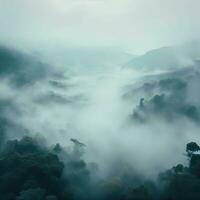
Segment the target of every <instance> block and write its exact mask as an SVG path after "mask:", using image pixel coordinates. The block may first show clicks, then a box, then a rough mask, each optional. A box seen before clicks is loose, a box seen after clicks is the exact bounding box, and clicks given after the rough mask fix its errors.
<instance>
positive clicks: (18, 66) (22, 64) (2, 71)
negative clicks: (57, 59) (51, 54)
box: [0, 46, 47, 86]
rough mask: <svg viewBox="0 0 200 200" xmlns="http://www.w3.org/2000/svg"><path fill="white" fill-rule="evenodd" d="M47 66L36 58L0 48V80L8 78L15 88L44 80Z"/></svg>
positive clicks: (3, 47) (10, 49)
mask: <svg viewBox="0 0 200 200" xmlns="http://www.w3.org/2000/svg"><path fill="white" fill-rule="evenodd" d="M46 74H47V64H45V63H43V62H42V61H40V60H39V59H38V58H37V57H36V56H33V55H29V54H26V53H22V52H21V51H19V50H16V49H12V48H8V47H5V46H0V78H5V77H7V78H9V79H10V80H11V82H12V83H13V84H15V85H17V86H22V85H24V84H27V83H31V82H33V81H35V80H38V79H41V78H44V77H45V76H46Z"/></svg>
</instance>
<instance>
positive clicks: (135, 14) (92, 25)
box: [0, 0, 200, 53]
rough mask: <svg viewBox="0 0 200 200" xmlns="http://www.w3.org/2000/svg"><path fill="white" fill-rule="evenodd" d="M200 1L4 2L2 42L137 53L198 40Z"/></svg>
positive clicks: (0, 13) (0, 0) (0, 15)
mask: <svg viewBox="0 0 200 200" xmlns="http://www.w3.org/2000/svg"><path fill="white" fill-rule="evenodd" d="M199 8H200V1H199V0H0V26H1V29H0V41H1V42H10V43H14V42H15V43H19V44H21V45H30V46H33V45H34V47H37V46H39V45H49V44H53V45H54V44H57V45H64V46H65V45H66V46H69V45H72V46H88V47H93V46H95V47H96V46H97V47H102V46H103V47H116V48H122V49H124V50H127V51H132V52H133V53H143V52H145V51H147V50H149V49H152V48H157V47H161V46H165V45H171V44H175V43H181V42H184V41H187V40H192V39H197V38H198V37H199V35H200V23H199V19H200V12H199Z"/></svg>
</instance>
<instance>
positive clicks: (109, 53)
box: [43, 47, 133, 72]
mask: <svg viewBox="0 0 200 200" xmlns="http://www.w3.org/2000/svg"><path fill="white" fill-rule="evenodd" d="M43 52H45V53H44V55H43V56H44V57H45V58H46V60H49V63H52V64H53V65H55V66H58V67H61V68H65V69H66V68H68V69H69V70H73V71H77V70H78V71H79V70H85V71H88V72H93V70H102V69H103V70H105V69H107V68H110V67H117V66H122V65H124V64H125V63H127V62H128V61H129V60H130V59H131V58H133V55H132V54H129V53H125V52H121V51H118V50H113V49H107V48H105V49H104V48H99V49H98V48H67V47H66V48H55V49H48V50H43Z"/></svg>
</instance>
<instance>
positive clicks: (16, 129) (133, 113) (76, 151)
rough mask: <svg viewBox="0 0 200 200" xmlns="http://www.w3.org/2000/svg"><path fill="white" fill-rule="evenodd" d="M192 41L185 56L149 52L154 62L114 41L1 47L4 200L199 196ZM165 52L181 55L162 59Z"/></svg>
mask: <svg viewBox="0 0 200 200" xmlns="http://www.w3.org/2000/svg"><path fill="white" fill-rule="evenodd" d="M195 45H196V44H195ZM186 47H187V46H184V48H186ZM189 47H190V49H189V50H188V51H186V50H184V51H183V52H184V53H183V54H181V52H182V51H180V48H181V47H178V58H180V55H181V57H182V58H183V57H184V58H185V59H182V60H181V62H179V64H177V62H175V61H174V60H173V59H172V58H174V57H175V56H176V55H177V54H175V55H173V56H171V54H170V56H169V54H168V51H167V53H166V52H165V51H164V52H163V49H158V50H157V52H159V51H160V52H161V53H158V54H157V53H156V56H155V54H154V53H153V58H151V56H152V52H151V53H149V54H148V53H147V54H145V55H148V59H150V60H152V62H151V65H152V66H153V67H152V68H151V66H149V68H148V66H146V56H145V55H144V57H145V58H144V60H142V61H141V59H142V56H139V57H136V58H135V56H133V57H134V58H130V57H131V55H130V54H127V53H123V52H116V51H114V52H112V51H111V50H109V53H108V54H106V50H105V49H104V50H102V49H101V50H98V51H97V50H94V52H93V53H91V52H92V50H91V49H85V51H80V49H79V50H74V49H73V50H72V51H70V50H69V49H68V50H66V51H62V52H63V54H60V52H61V50H58V51H47V52H41V54H34V53H31V52H21V51H20V50H17V49H13V48H10V47H9V48H8V47H4V46H1V47H0V83H1V84H0V91H1V95H0V111H1V112H0V128H1V129H0V132H1V133H0V145H1V153H0V157H1V159H0V169H1V170H0V171H1V174H0V180H1V181H0V182H1V184H0V191H1V199H3V200H4V199H5V200H6V199H10V200H11V199H19V200H21V199H26V200H29V199H41V200H43V199H77V200H78V199H87V200H88V199H100V200H101V199H123V200H126V199H127V200H129V199H131V200H132V199H184V198H185V199H189V198H190V199H192V198H194V199H198V198H197V197H199V193H198V192H197V191H196V190H195V189H194V188H196V187H198V186H199V180H200V179H199V174H198V169H199V156H198V151H199V149H198V145H197V144H196V146H197V147H196V149H193V148H192V149H190V148H189V149H187V152H186V153H185V146H186V144H187V143H189V142H191V141H193V142H197V143H199V139H200V136H199V130H200V127H199V121H200V103H199V98H200V97H199V94H198V91H199V87H198V86H199V83H200V71H199V60H198V56H197V55H198V48H195V49H196V51H195V53H194V52H193V51H191V48H192V47H191V46H189ZM173 49H176V48H175V47H173ZM87 51H88V52H87ZM52 52H53V53H55V54H57V56H58V57H57V56H56V55H55V57H53V53H52ZM188 52H189V53H188ZM165 54H166V56H165ZM44 55H45V56H44ZM72 55H73V56H72ZM80 55H81V56H80ZM159 55H162V57H161V58H160V60H162V59H164V58H168V59H172V62H169V63H170V64H169V65H168V64H166V66H159V63H160V60H159V62H157V61H158V59H157V57H159ZM68 57H70V58H71V60H70V59H68ZM77 57H80V58H81V59H80V60H79V62H77V60H76V59H77ZM91 57H92V58H93V59H92V58H91ZM149 57H150V58H149ZM61 58H62V59H61ZM132 59H134V60H136V61H134V62H133V60H132ZM148 59H147V61H148ZM67 60H68V62H67ZM155 60H156V62H155V63H154V61H155ZM177 60H179V59H177ZM177 60H176V61H177ZM183 60H184V61H185V60H187V61H188V60H189V61H190V62H184V64H183V62H182V61H183ZM163 62H165V59H164V60H163ZM130 63H134V64H133V65H130ZM144 63H145V64H144ZM140 64H141V66H142V67H140ZM143 64H144V65H143ZM135 65H138V66H136V67H135ZM172 65H174V67H173V69H172ZM150 68H151V69H150ZM193 145H194V144H193ZM194 146H195V145H194ZM192 147H193V146H192ZM195 152H197V154H196V153H195ZM179 163H180V164H181V165H178V166H177V164H179ZM14 165H15V169H13V166H14ZM173 166H175V167H174V168H173ZM168 169H171V170H168ZM166 170H168V171H166ZM165 171H166V172H165ZM41 177H43V178H41ZM7 180H9V181H7ZM184 181H186V182H184ZM174 185H175V186H174ZM176 187H179V188H180V190H179V189H177V190H176V189H175V188H176ZM185 187H186V188H187V189H188V196H185V197H184V195H183V194H182V191H184V189H185ZM193 194H194V195H196V196H192V195H193ZM35 195H36V196H35Z"/></svg>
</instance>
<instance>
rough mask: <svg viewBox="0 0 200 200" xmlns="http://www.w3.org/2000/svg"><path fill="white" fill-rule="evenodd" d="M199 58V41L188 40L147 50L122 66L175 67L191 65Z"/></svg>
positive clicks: (144, 68) (138, 67)
mask: <svg viewBox="0 0 200 200" xmlns="http://www.w3.org/2000/svg"><path fill="white" fill-rule="evenodd" d="M199 59H200V41H193V42H189V43H186V44H183V45H180V46H169V47H162V48H159V49H154V50H151V51H148V52H147V53H145V54H144V55H142V56H138V57H136V58H133V59H132V60H131V61H129V62H128V63H127V64H126V65H124V67H130V68H134V67H135V68H137V69H142V70H152V69H154V70H155V69H164V70H165V69H176V68H180V67H186V66H191V65H193V64H194V62H195V61H196V60H199Z"/></svg>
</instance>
